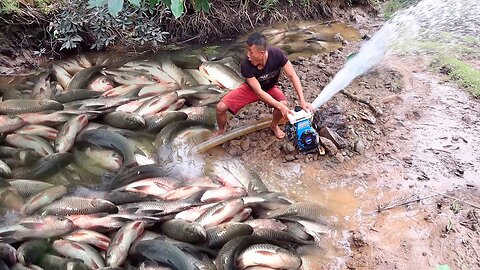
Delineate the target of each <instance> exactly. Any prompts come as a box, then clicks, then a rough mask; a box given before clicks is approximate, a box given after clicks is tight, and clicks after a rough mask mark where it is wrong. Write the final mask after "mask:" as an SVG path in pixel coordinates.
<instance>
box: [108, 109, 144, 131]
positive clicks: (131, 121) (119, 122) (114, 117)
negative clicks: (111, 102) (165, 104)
mask: <svg viewBox="0 0 480 270" xmlns="http://www.w3.org/2000/svg"><path fill="white" fill-rule="evenodd" d="M103 121H105V123H107V124H109V125H110V126H112V127H117V128H124V129H132V130H135V129H142V128H144V127H145V120H144V119H143V117H142V116H141V115H139V114H137V113H128V112H121V111H119V112H117V111H114V112H110V113H107V114H105V115H104V116H103Z"/></svg>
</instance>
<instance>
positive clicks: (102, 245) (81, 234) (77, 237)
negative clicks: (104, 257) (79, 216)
mask: <svg viewBox="0 0 480 270" xmlns="http://www.w3.org/2000/svg"><path fill="white" fill-rule="evenodd" d="M62 239H65V240H70V241H74V242H80V243H85V244H89V245H92V246H95V247H97V248H99V249H101V250H107V248H108V246H109V245H110V242H111V240H110V238H108V237H107V236H105V235H103V234H101V233H98V232H96V231H92V230H85V229H80V230H76V231H73V232H71V233H69V234H67V235H65V236H62Z"/></svg>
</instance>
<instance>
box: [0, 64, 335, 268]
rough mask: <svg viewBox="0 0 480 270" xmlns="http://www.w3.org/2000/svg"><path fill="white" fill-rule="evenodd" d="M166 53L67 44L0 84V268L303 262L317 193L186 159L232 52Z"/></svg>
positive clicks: (317, 212)
mask: <svg viewBox="0 0 480 270" xmlns="http://www.w3.org/2000/svg"><path fill="white" fill-rule="evenodd" d="M184 59H186V58H184ZM174 60H176V61H174ZM175 62H176V63H177V64H176V63H175ZM179 63H182V61H179V60H178V59H171V58H168V57H164V56H161V57H157V58H156V59H153V60H138V59H137V60H129V61H116V62H111V61H108V60H105V59H101V58H97V59H88V58H86V57H84V56H78V57H76V58H72V59H70V60H64V61H61V62H57V63H55V64H53V65H51V67H50V68H48V69H45V70H41V71H40V72H38V73H37V74H36V75H35V76H32V80H27V81H25V82H23V83H22V84H18V85H15V86H12V88H9V89H2V90H3V98H2V101H1V102H0V123H1V125H0V133H1V134H2V145H1V146H0V158H1V160H0V175H1V177H3V178H4V179H1V180H0V184H1V186H2V187H1V189H0V211H1V212H2V215H3V219H2V221H1V223H0V269H179V270H180V269H181V270H188V269H299V268H300V267H301V266H302V264H303V265H305V259H304V258H305V257H303V256H305V255H308V254H306V253H305V252H303V251H302V252H297V248H298V247H299V246H305V245H307V246H310V245H315V244H318V243H319V241H321V239H322V235H323V234H325V233H328V232H329V230H330V228H329V226H327V222H326V220H325V218H324V214H325V211H324V209H322V207H320V206H318V205H316V204H314V203H295V202H291V201H289V200H287V199H286V198H284V196H282V194H279V193H275V192H270V191H268V190H267V188H266V187H265V185H264V184H263V183H262V181H261V180H260V178H259V177H258V175H256V174H254V173H253V172H251V171H249V170H248V169H246V168H245V167H244V166H242V165H241V164H239V163H237V162H234V161H228V162H227V161H215V162H210V163H208V162H204V163H202V162H197V163H195V164H193V166H191V164H189V163H191V162H195V161H196V160H195V159H194V158H193V157H189V156H188V155H190V153H188V151H187V150H188V149H189V148H190V147H191V146H194V145H196V144H198V143H199V142H202V141H204V140H205V139H207V138H208V137H209V136H210V135H211V130H212V129H213V128H214V124H215V109H214V107H212V105H214V104H216V102H218V100H219V98H220V97H221V96H222V95H223V94H224V93H225V92H226V91H228V90H229V89H232V88H235V87H236V86H238V85H239V84H241V83H243V79H242V78H241V77H240V76H239V75H238V71H235V67H238V63H235V61H234V60H233V59H232V58H226V59H222V60H217V61H203V62H200V63H198V62H194V64H190V65H191V66H193V68H192V67H191V68H186V67H187V66H186V65H185V63H183V65H184V66H183V68H181V67H179V65H180V64H179ZM195 63H196V64H195ZM229 65H231V66H232V67H233V68H232V67H230V66H229ZM194 67H196V68H194ZM192 156H193V155H192ZM186 164H188V166H185V165H186ZM189 166H190V167H189ZM192 167H195V168H197V169H198V170H197V171H194V170H191V169H190V168H192ZM302 259H303V260H302ZM304 269H306V268H304Z"/></svg>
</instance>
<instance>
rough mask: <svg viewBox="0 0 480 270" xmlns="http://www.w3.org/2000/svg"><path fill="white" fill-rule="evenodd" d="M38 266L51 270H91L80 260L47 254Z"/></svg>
mask: <svg viewBox="0 0 480 270" xmlns="http://www.w3.org/2000/svg"><path fill="white" fill-rule="evenodd" d="M38 265H39V266H40V267H42V268H43V269H49V270H65V269H67V270H89V269H90V268H89V266H88V265H86V264H85V263H83V261H82V260H79V259H68V258H63V257H59V256H55V255H51V254H46V255H44V256H43V257H42V258H40V260H39V261H38Z"/></svg>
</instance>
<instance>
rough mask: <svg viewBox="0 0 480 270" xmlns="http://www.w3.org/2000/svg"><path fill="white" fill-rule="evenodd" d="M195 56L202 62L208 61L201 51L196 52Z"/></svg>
mask: <svg viewBox="0 0 480 270" xmlns="http://www.w3.org/2000/svg"><path fill="white" fill-rule="evenodd" d="M197 58H198V60H200V61H202V62H207V61H208V59H207V57H206V56H205V55H204V54H202V53H199V54H197Z"/></svg>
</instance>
